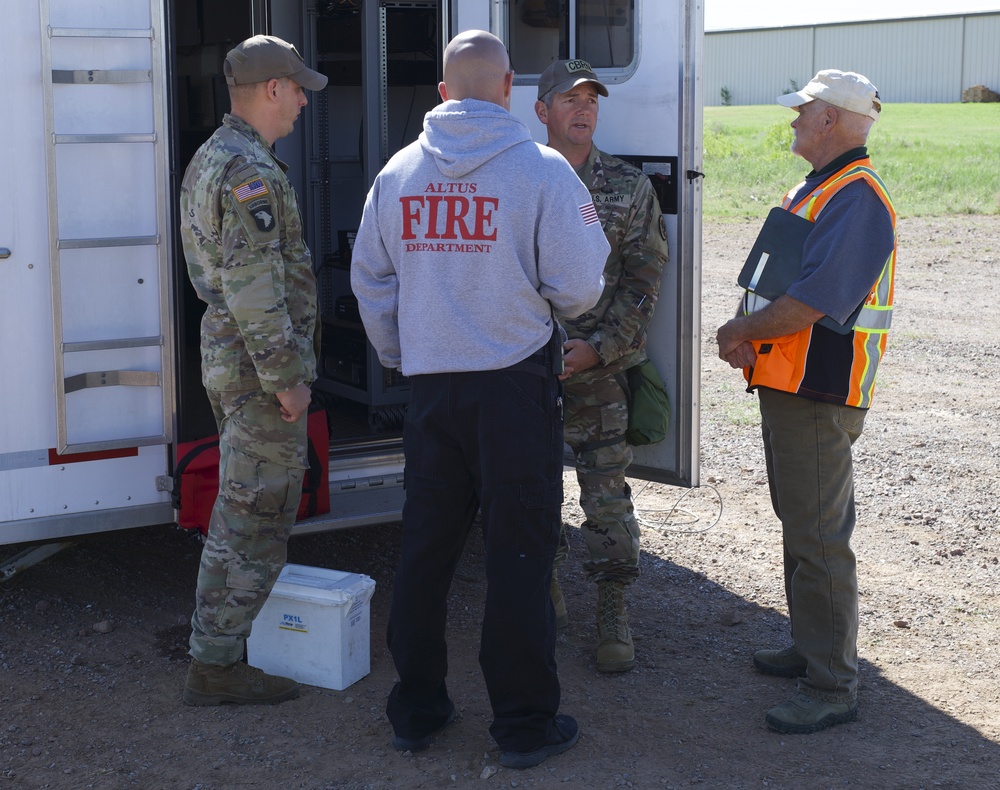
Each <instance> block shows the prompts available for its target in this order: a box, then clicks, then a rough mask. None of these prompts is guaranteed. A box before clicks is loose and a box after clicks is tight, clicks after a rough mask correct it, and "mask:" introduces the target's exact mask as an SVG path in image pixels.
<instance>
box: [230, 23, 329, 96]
mask: <svg viewBox="0 0 1000 790" xmlns="http://www.w3.org/2000/svg"><path fill="white" fill-rule="evenodd" d="M222 71H223V73H224V74H225V75H226V83H227V84H229V85H250V84H252V83H255V82H267V81H268V80H273V79H281V78H282V77H290V78H291V79H293V80H295V81H296V82H297V83H298V84H299V85H301V86H302V87H303V88H306V89H307V90H311V91H321V90H323V88H325V87H326V82H327V78H326V75H325V74H320V73H319V72H318V71H313V70H312V69H310V68H308V67H307V66H306V64H305V61H304V60H302V56H301V55H300V54H299V51H298V50H297V49H295V47H293V46H292V45H291V44H289V43H288V42H287V41H282V40H281V39H280V38H277V37H275V36H252V37H250V38H248V39H247V40H246V41H244V42H243V43H242V44H238V45H237V46H236V47H234V48H233V49H231V50H229V54H228V55H226V62H225V63H224V64H223V66H222Z"/></svg>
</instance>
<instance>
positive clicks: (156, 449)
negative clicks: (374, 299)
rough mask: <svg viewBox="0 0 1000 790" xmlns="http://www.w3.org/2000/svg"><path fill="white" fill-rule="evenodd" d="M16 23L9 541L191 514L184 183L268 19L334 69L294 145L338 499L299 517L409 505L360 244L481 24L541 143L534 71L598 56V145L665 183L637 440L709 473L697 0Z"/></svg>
mask: <svg viewBox="0 0 1000 790" xmlns="http://www.w3.org/2000/svg"><path fill="white" fill-rule="evenodd" d="M4 14H5V18H4V30H5V32H6V35H5V42H6V43H5V45H4V46H3V47H2V48H0V73H2V74H4V77H5V84H6V90H5V92H4V118H3V120H2V121H0V162H2V172H4V173H6V182H5V186H4V187H3V188H2V189H0V338H2V341H0V348H2V356H0V371H2V375H0V408H2V410H3V414H4V416H3V419H2V421H0V545H4V544H20V543H30V544H34V543H45V542H48V543H52V542H54V541H55V542H58V541H66V540H72V539H73V538H75V537H76V536H80V535H85V534H90V533H95V532H101V531H107V530H116V529H122V528H127V527H139V526H147V525H153V524H163V523H169V522H172V521H173V520H174V518H175V511H174V510H173V507H172V504H171V497H170V490H171V488H172V484H173V481H172V475H173V472H174V465H175V460H176V458H175V456H176V447H177V444H178V442H179V441H188V440H193V439H196V438H199V437H200V436H205V435H209V434H212V433H214V432H215V428H214V423H213V422H212V419H211V414H210V411H209V408H208V403H207V399H206V398H205V395H204V391H203V389H202V387H201V383H200V373H199V359H198V326H199V321H200V317H201V311H202V309H203V305H201V303H200V302H198V300H197V299H196V298H195V296H194V293H193V291H192V290H191V288H190V285H189V284H188V283H187V278H186V274H185V267H184V263H183V256H182V254H181V251H180V245H179V243H178V240H177V217H176V205H177V192H178V185H179V183H180V177H181V175H182V174H183V172H184V168H185V166H186V164H187V162H188V160H189V159H190V157H191V155H192V154H193V152H194V151H195V149H196V148H197V147H198V145H200V144H201V142H203V141H204V140H205V139H206V138H207V137H208V136H209V135H210V134H211V133H212V131H213V130H214V129H215V128H216V127H217V126H218V124H219V122H220V120H221V117H222V114H223V113H224V112H225V111H226V110H227V109H228V95H227V92H226V87H225V82H224V80H223V79H222V78H221V76H220V75H221V70H222V69H221V64H222V60H223V58H224V56H225V53H226V52H227V51H228V50H229V49H230V48H231V47H232V46H234V45H235V44H236V43H238V42H239V41H241V40H242V39H244V38H246V37H247V36H249V35H252V34H254V33H273V34H275V35H278V36H281V37H282V38H285V39H287V40H289V41H292V42H293V43H295V44H296V45H297V46H298V47H299V50H300V51H301V52H302V53H303V55H304V57H305V59H306V61H307V62H308V63H309V64H310V65H311V66H312V67H314V68H317V69H318V70H320V71H323V72H324V73H325V74H327V75H328V76H329V78H330V84H329V86H328V88H327V89H326V90H325V91H322V92H320V93H318V94H312V95H310V105H309V106H308V107H307V108H306V111H305V112H304V113H303V116H302V118H301V119H300V123H299V124H298V126H297V129H296V132H295V133H294V134H293V135H291V136H290V137H288V138H285V139H283V140H281V141H279V142H278V144H277V153H278V155H279V156H280V157H281V158H282V159H283V160H284V161H286V162H288V163H289V164H290V172H289V175H290V177H291V178H292V181H293V183H294V184H295V185H296V188H297V189H298V191H299V196H300V201H301V204H302V206H303V211H304V215H305V218H306V225H307V232H308V236H309V241H310V247H311V249H312V251H313V256H314V258H315V261H316V265H317V272H318V276H319V281H320V286H321V288H320V290H321V293H320V296H321V299H320V302H321V312H322V316H323V353H322V359H321V362H320V380H319V381H318V382H317V384H316V387H315V392H316V397H317V399H318V400H320V401H321V402H322V403H323V404H324V405H325V406H326V408H327V411H328V416H329V420H330V424H331V442H330V487H331V502H332V509H331V513H330V514H329V515H327V516H318V517H314V518H312V519H309V520H307V521H304V522H300V523H299V524H298V526H297V531H298V532H306V531H318V530H325V529H332V528H337V527H344V526H359V525H364V524H375V523H384V522H388V521H393V520H396V519H398V517H399V513H400V507H401V503H402V499H403V488H402V469H403V458H402V452H401V430H400V426H401V419H402V414H403V412H404V408H405V406H404V404H405V401H406V394H407V383H406V380H405V379H403V378H401V377H399V376H398V374H396V373H395V372H393V371H386V370H384V369H383V368H381V367H380V366H379V364H378V361H377V358H376V357H375V356H374V354H373V352H372V349H371V347H370V346H369V344H368V343H367V340H366V338H365V336H364V331H363V328H362V327H361V325H360V322H359V321H358V320H357V313H356V307H355V303H354V300H353V296H352V295H351V293H350V285H349V271H350V247H351V243H352V240H353V233H354V230H355V229H356V228H357V226H358V223H359V221H360V217H361V210H362V205H363V201H364V196H365V193H366V192H367V190H368V187H369V185H370V184H371V182H372V180H373V178H374V176H375V174H376V173H377V172H378V170H379V169H380V168H381V166H382V165H383V164H384V163H385V162H386V161H387V159H388V158H389V156H391V155H392V154H393V153H394V152H395V151H396V150H398V149H399V148H401V147H402V146H403V145H405V144H407V143H408V142H410V141H411V140H413V139H414V138H415V137H416V135H417V134H418V133H419V131H420V125H421V120H422V118H423V114H424V112H426V110H428V109H430V108H431V107H433V106H434V105H435V104H436V103H437V101H438V97H437V91H436V86H437V83H438V81H439V79H440V70H441V54H442V51H443V47H444V45H445V44H446V43H447V42H448V40H449V39H450V38H451V36H453V35H454V34H455V33H457V32H459V31H461V30H466V29H470V28H480V29H486V30H490V31H492V32H494V33H496V34H497V35H498V36H500V37H501V38H502V39H503V40H504V41H505V42H506V43H507V45H508V49H509V51H510V55H511V60H512V63H513V65H514V68H515V70H516V72H517V76H516V81H515V88H514V96H513V100H512V111H513V112H514V113H515V114H517V115H518V116H520V117H521V118H523V119H524V120H525V121H527V122H528V123H529V125H530V126H531V128H532V131H533V133H534V134H535V135H536V139H538V140H541V141H544V132H543V128H542V127H541V125H540V124H539V123H538V122H537V121H536V120H535V115H534V111H533V103H534V100H535V91H536V85H537V79H538V74H539V73H540V72H541V71H542V69H543V68H544V67H545V65H546V64H547V63H549V62H550V61H551V60H553V59H555V58H559V57H571V58H576V57H579V58H583V59H585V60H588V61H589V62H590V63H591V64H592V65H593V66H594V68H595V71H596V72H597V74H598V75H599V76H600V77H601V79H602V80H603V81H604V82H605V83H606V84H607V85H608V87H609V89H610V92H611V96H610V98H608V99H604V100H602V106H601V119H600V122H599V126H598V131H597V135H596V142H597V144H598V145H599V146H600V147H601V148H602V149H603V150H606V151H609V152H611V153H614V154H617V155H626V156H630V157H633V158H634V160H635V161H636V162H637V163H639V164H640V165H642V166H644V167H645V168H646V170H647V171H649V172H651V173H655V174H658V178H657V179H656V183H657V184H658V185H659V188H660V197H661V203H662V205H663V207H664V211H665V214H666V218H667V223H668V233H669V237H670V248H671V254H672V261H671V263H670V265H669V266H668V267H667V270H666V272H665V274H664V280H663V285H662V288H661V297H660V301H659V304H658V306H657V310H656V314H655V317H654V321H653V326H652V331H651V335H650V344H649V345H650V354H651V356H652V357H653V359H654V360H655V362H656V363H657V366H658V368H659V369H660V372H661V374H662V375H663V377H664V379H665V381H666V382H667V384H668V389H669V391H670V398H671V404H672V418H671V430H670V434H669V435H668V437H667V438H666V439H665V440H664V441H663V442H660V443H659V444H657V445H653V446H650V447H645V448H639V449H638V450H637V452H636V462H635V464H634V465H633V467H632V469H631V472H630V474H632V475H633V476H636V477H644V478H647V479H652V480H657V481H660V482H668V483H674V484H677V485H682V486H696V485H698V421H699V384H700V380H699V370H698V358H699V301H700V265H701V264H700V249H701V182H700V176H701V174H700V173H699V172H698V171H699V170H700V169H701V125H702V113H701V107H702V96H701V88H700V82H699V80H698V72H699V69H700V62H701V42H702V9H701V4H700V3H697V2H695V0H242V1H240V2H236V1H235V0H234V1H233V2H210V3H206V2H198V0H28V1H27V2H19V3H8V4H6V5H5V11H4ZM526 188H530V185H526ZM52 550H53V549H52V547H51V546H49V547H46V548H44V549H42V551H43V552H51V551H52ZM15 565H16V563H15V564H11V563H8V564H7V565H5V566H4V571H3V572H4V574H6V575H9V574H10V573H12V572H13V571H12V569H13V568H14V567H15Z"/></svg>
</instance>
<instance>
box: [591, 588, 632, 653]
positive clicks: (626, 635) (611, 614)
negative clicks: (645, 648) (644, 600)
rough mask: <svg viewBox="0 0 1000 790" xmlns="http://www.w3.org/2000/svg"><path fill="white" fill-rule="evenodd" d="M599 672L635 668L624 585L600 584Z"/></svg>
mask: <svg viewBox="0 0 1000 790" xmlns="http://www.w3.org/2000/svg"><path fill="white" fill-rule="evenodd" d="M597 636H598V639H599V640H600V641H599V643H598V645H597V671H598V672H627V671H628V670H630V669H632V667H634V666H635V648H634V647H633V645H632V634H631V633H630V632H629V630H628V620H627V619H626V617H625V583H624V582H617V581H603V582H598V583H597Z"/></svg>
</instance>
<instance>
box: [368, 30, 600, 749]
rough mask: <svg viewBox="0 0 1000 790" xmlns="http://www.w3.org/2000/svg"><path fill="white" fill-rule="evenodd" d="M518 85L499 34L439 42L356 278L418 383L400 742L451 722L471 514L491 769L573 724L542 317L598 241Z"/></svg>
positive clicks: (409, 479) (555, 388) (397, 720)
mask: <svg viewBox="0 0 1000 790" xmlns="http://www.w3.org/2000/svg"><path fill="white" fill-rule="evenodd" d="M512 83H513V71H512V70H511V69H510V64H509V60H508V57H507V52H506V50H505V49H504V46H503V44H502V42H501V41H500V40H499V39H498V38H496V37H495V36H492V35H490V34H489V33H485V32H483V31H467V32H465V33H461V34H459V35H458V36H456V37H455V38H454V39H453V40H452V41H451V43H449V45H448V47H447V48H446V50H445V53H444V82H442V83H441V84H440V86H439V90H440V93H441V98H442V99H443V100H444V102H443V104H441V105H439V106H438V107H436V108H435V109H434V110H432V111H431V112H429V113H428V114H427V116H426V117H425V119H424V131H423V133H422V134H421V135H420V138H419V139H418V140H417V141H416V142H414V143H413V144H411V145H409V146H407V147H406V148H404V149H403V150H402V151H400V152H399V153H398V154H396V155H395V156H394V157H393V158H392V159H391V160H390V161H389V163H388V164H387V165H386V167H385V168H384V169H383V170H382V172H381V173H380V174H379V176H378V177H377V178H376V180H375V183H374V184H373V186H372V189H371V191H370V192H369V194H368V198H367V201H366V203H365V210H364V216H363V218H362V221H361V227H360V228H359V230H358V236H357V240H356V242H355V246H354V253H353V258H352V264H351V283H352V286H353V288H354V292H355V294H356V295H357V298H358V305H359V307H360V310H361V317H362V320H363V321H364V324H365V329H366V331H367V333H368V337H369V339H370V340H371V342H372V345H373V346H374V347H375V349H376V351H377V352H378V355H379V359H380V360H381V362H382V364H383V365H385V366H386V367H387V368H398V369H399V370H401V371H402V373H403V374H404V375H406V376H408V377H409V378H410V391H411V395H410V403H409V409H408V412H407V417H406V424H405V428H404V432H403V450H404V453H405V456H406V504H405V506H404V508H403V534H402V545H401V548H400V560H399V567H398V569H397V571H396V578H395V582H394V588H393V598H392V606H391V609H390V613H389V627H388V637H387V638H388V646H389V650H390V652H391V653H392V656H393V660H394V661H395V664H396V670H397V672H398V673H399V681H398V682H397V683H396V684H395V686H394V687H393V689H392V692H391V693H390V695H389V701H388V704H387V707H386V713H387V715H388V717H389V720H390V722H391V723H392V726H393V730H394V732H395V738H394V739H393V745H394V746H395V748H397V749H400V750H411V751H418V750H421V749H426V748H427V747H428V746H429V745H430V743H431V740H432V735H433V734H434V733H435V732H436V731H438V730H440V729H441V728H443V727H445V726H446V725H448V724H449V723H450V722H452V721H453V720H454V718H455V706H454V704H453V703H452V701H451V699H450V698H449V696H448V691H447V687H446V685H445V677H446V675H447V645H446V643H445V620H446V614H447V595H448V589H449V587H450V584H451V579H452V576H453V574H454V571H455V567H456V565H457V563H458V560H459V558H460V556H461V554H462V549H463V546H464V544H465V541H466V538H467V536H468V533H469V531H470V528H471V526H472V524H473V521H474V519H475V517H476V513H477V511H478V512H480V513H481V523H482V530H483V539H484V542H485V554H486V561H485V564H486V577H487V584H488V587H487V592H486V607H485V612H484V616H483V627H482V637H481V645H480V653H479V663H480V666H481V667H482V670H483V675H484V678H485V680H486V687H487V690H488V692H489V695H490V702H491V704H492V707H493V723H492V725H491V726H490V733H491V734H492V735H493V737H494V739H495V740H496V741H497V743H498V744H499V745H500V748H501V756H500V764H501V765H503V766H505V767H509V768H527V767H529V766H532V765H537V764H538V763H540V762H542V761H543V760H544V759H545V758H547V757H549V756H551V755H554V754H558V753H560V752H563V751H565V750H566V749H569V748H570V747H571V746H573V744H574V743H576V740H577V738H578V736H579V729H578V726H577V723H576V721H575V720H574V719H573V718H572V717H570V716H566V715H562V714H559V713H558V709H559V679H558V675H557V673H556V664H555V615H554V611H553V608H552V603H551V600H550V598H549V584H550V581H551V576H552V561H553V558H554V556H555V551H556V548H557V545H558V539H559V529H560V525H561V518H560V506H561V502H562V466H563V463H562V453H563V439H562V432H563V423H562V390H561V385H560V383H559V381H558V378H557V376H558V374H559V373H560V372H561V369H562V366H561V363H562V359H561V342H560V337H559V333H558V331H557V327H556V325H555V321H554V319H553V317H552V316H553V312H555V313H558V314H559V315H565V316H576V315H579V314H580V313H582V312H583V311H585V310H587V309H589V308H590V307H592V306H593V305H594V303H595V302H596V301H597V299H598V297H600V295H601V292H602V289H603V286H604V281H603V278H602V276H601V273H602V271H603V269H604V262H605V260H606V259H607V255H608V252H609V247H608V243H607V241H606V240H605V237H604V232H603V230H602V229H601V223H600V221H599V219H598V216H597V213H596V211H595V210H594V206H593V202H592V201H591V199H590V194H589V193H588V192H587V190H586V189H585V188H584V187H583V185H582V184H581V183H580V181H579V179H577V178H576V175H575V174H574V173H573V171H572V169H571V168H570V167H569V165H567V163H566V161H565V160H564V159H563V158H562V156H560V155H559V154H558V153H556V152H555V151H552V150H551V149H547V148H545V147H543V146H539V145H537V144H536V143H534V142H533V141H532V140H531V135H530V133H529V132H528V129H527V127H526V126H525V125H524V124H523V123H522V122H521V121H520V120H518V119H517V118H515V117H514V116H512V115H511V114H510V112H509V109H510V93H511V86H512Z"/></svg>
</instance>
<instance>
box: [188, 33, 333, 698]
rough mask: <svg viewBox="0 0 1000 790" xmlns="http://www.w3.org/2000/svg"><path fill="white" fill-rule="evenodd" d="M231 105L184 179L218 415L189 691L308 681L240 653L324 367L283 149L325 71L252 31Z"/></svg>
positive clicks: (283, 694) (239, 56)
mask: <svg viewBox="0 0 1000 790" xmlns="http://www.w3.org/2000/svg"><path fill="white" fill-rule="evenodd" d="M224 73H225V76H226V83H227V84H228V85H229V97H230V102H231V104H232V111H231V112H230V113H228V114H227V115H226V116H225V117H224V118H223V120H222V126H220V127H219V129H217V130H216V132H215V134H213V135H212V137H210V138H209V139H208V141H207V142H205V144H204V145H202V146H201V148H199V149H198V151H197V153H196V154H195V155H194V158H193V159H192V160H191V163H190V164H189V165H188V168H187V171H186V172H185V174H184V181H183V183H182V185H181V197H180V211H181V238H182V241H183V246H184V256H185V258H186V259H187V267H188V275H189V276H190V278H191V283H192V285H193V286H194V289H195V291H196V292H197V294H198V297H199V298H200V299H201V300H202V301H203V302H205V303H206V304H207V305H208V308H207V309H206V311H205V316H204V318H203V319H202V340H201V351H202V381H203V383H204V385H205V389H206V390H207V392H208V397H209V400H210V401H211V404H212V409H213V411H214V413H215V419H216V422H217V423H218V426H219V434H220V436H219V449H220V456H221V458H220V465H219V482H220V484H219V495H218V498H217V499H216V502H215V507H214V509H213V511H212V517H211V521H210V523H209V528H208V534H207V535H206V539H205V548H204V550H203V552H202V558H201V567H200V569H199V573H198V589H197V596H196V606H195V611H194V615H193V616H192V618H191V626H192V633H191V641H190V654H191V657H192V659H193V661H192V663H191V668H190V670H189V672H188V676H187V681H186V684H185V688H184V702H185V703H187V704H189V705H219V704H221V703H224V702H231V703H239V704H247V703H249V704H261V703H263V704H272V703H276V702H282V701H284V700H287V699H292V698H293V697H295V696H297V695H298V693H299V687H298V684H296V683H295V681H293V680H290V679H289V678H282V677H276V676H273V675H267V674H265V673H264V672H261V671H260V670H259V669H255V668H253V667H249V666H247V664H245V663H244V662H243V661H242V658H243V651H244V645H245V642H246V638H247V636H248V635H249V633H250V628H251V624H252V623H253V619H254V617H255V616H256V615H257V613H258V612H259V611H260V608H261V606H263V604H264V601H265V600H266V599H267V596H268V594H269V593H270V592H271V588H272V587H273V586H274V582H275V580H276V579H277V576H278V573H279V572H280V571H281V568H282V566H283V565H284V563H285V556H286V548H287V542H288V536H289V533H290V532H291V528H292V524H293V523H294V521H295V513H296V510H297V509H298V505H299V499H300V497H301V494H302V478H303V474H304V470H305V469H306V468H308V465H309V464H308V458H307V440H306V420H305V419H304V417H305V415H306V411H307V409H308V407H309V402H310V400H311V397H312V395H311V391H310V384H311V383H312V382H313V381H314V380H315V378H316V345H317V342H318V332H317V326H318V323H317V308H316V280H315V277H314V276H313V270H312V259H311V256H310V254H309V249H308V248H307V247H306V243H305V239H304V238H303V233H302V217H301V215H300V213H299V207H298V201H297V199H296V196H295V192H294V190H293V189H292V186H291V184H290V183H289V182H288V179H287V178H286V177H285V170H286V169H287V168H286V166H285V164H284V163H282V162H280V161H279V160H278V159H277V158H276V157H275V155H274V153H273V151H272V150H271V146H272V145H273V144H274V141H275V140H277V139H279V138H281V137H285V136H286V135H288V134H290V133H291V131H292V129H293V127H294V125H295V121H296V119H297V118H298V116H299V112H300V111H301V110H302V108H303V107H304V106H305V105H306V103H307V101H306V95H305V90H304V89H309V90H322V89H323V88H325V87H326V82H327V78H326V77H325V76H324V75H322V74H320V73H318V72H316V71H313V70H312V69H310V68H307V67H306V65H305V63H304V62H303V60H302V57H301V56H300V55H299V53H298V52H297V51H296V49H295V47H293V46H292V45H291V44H289V43H287V42H285V41H282V40H281V39H279V38H275V37H273V36H253V37H252V38H249V39H247V40H246V41H244V42H243V43H241V44H240V45H238V46H237V47H235V48H234V49H233V50H231V51H230V52H229V54H228V55H227V56H226V61H225V65H224Z"/></svg>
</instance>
